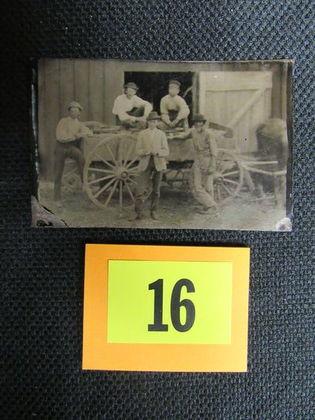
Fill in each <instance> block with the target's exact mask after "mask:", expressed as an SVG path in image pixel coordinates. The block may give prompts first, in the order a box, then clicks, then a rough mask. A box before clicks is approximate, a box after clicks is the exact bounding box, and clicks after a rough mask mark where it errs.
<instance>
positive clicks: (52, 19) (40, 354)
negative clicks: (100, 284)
mask: <svg viewBox="0 0 315 420" xmlns="http://www.w3.org/2000/svg"><path fill="white" fill-rule="evenodd" d="M311 6H312V2H311V1H308V0H301V1H297V0H273V1H271V0H269V1H266V0H252V1H249V0H243V1H236V0H235V1H227V0H226V1H224V0H222V1H202V0H195V1H191V0H182V1H177V0H172V1H169V0H165V1H163V0H161V1H153V0H149V1H148V0H129V1H120V0H116V1H105V0H104V1H96V0H89V1H83V0H76V1H73V0H67V1H63V0H58V1H55V0H50V1H48V0H47V1H46V0H37V1H35V0H34V1H32V0H20V1H16V0H9V1H8V0H2V1H1V5H0V8H1V9H2V10H0V12H1V13H0V16H1V30H2V36H1V40H0V43H1V44H2V45H1V49H0V54H1V80H0V88H1V89H0V95H1V112H0V130H1V137H0V138H1V154H0V156H1V158H0V159H1V165H0V171H1V177H0V178H1V183H0V190H1V198H0V202H1V214H0V216H1V217H0V223H1V227H0V234H1V245H2V252H1V324H2V328H1V340H2V341H1V350H0V351H1V362H2V373H1V376H0V381H1V383H2V384H1V397H0V398H1V409H0V410H1V417H2V418H12V419H17V418H31V417H36V416H37V417H38V418H67V419H70V418H73V419H78V418H101V417H103V418H163V419H167V418H181V419H182V418H193V419H195V418H213V419H252V418H257V419H263V418H264V419H273V418H275V419H279V418H286V419H288V418H290V419H291V418H292V419H296V418H303V419H309V418H313V416H314V413H313V412H312V404H311V391H310V386H311V382H312V370H313V367H312V348H311V344H312V314H311V286H312V278H311V265H310V264H311V242H312V238H311V172H312V165H311V163H312V162H311V153H310V152H311V148H312V131H311V128H312V127H311V125H312V102H311V92H312V82H313V80H314V79H313V74H312V58H313V57H312V55H313V53H312V50H311V46H313V43H312V37H311V36H312V21H313V19H314V13H313V11H312V8H311ZM42 56H45V57H47V56H49V57H98V58H125V59H163V60H171V59H172V60H241V59H242V60H245V59H280V58H294V59H295V60H296V62H295V70H294V125H295V127H294V131H295V135H294V232H293V233H259V232H255V233H253V232H233V231H231V232H223V231H215V232H211V231H177V230H176V231H148V230H133V231H131V230H130V231H126V230H111V229H108V230H106V229H69V230H44V229H37V230H36V229H31V228H30V221H31V213H30V195H31V191H32V186H31V185H32V183H31V175H32V174H31V170H30V151H31V147H30V132H29V130H30V117H29V111H30V80H31V72H30V68H31V66H30V57H35V58H38V57H42ZM86 242H102V243H106V242H114V243H119V242H131V243H154V244H162V243H167V244H200V245H211V244H218V243H224V244H237V243H241V244H246V245H249V246H250V247H251V249H252V260H251V282H250V283H251V289H250V316H249V357H248V370H249V371H248V373H247V374H199V373H198V374H181V373H178V374H170V373H128V372H127V373H125V372H110V373H108V372H82V371H81V345H82V303H83V255H84V244H85V243H86Z"/></svg>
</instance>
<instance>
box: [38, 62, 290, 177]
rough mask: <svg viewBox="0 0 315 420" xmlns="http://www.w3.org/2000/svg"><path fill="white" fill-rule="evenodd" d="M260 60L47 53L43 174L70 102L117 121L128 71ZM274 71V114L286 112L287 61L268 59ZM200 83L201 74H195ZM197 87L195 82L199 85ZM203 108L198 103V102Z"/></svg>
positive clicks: (48, 172)
mask: <svg viewBox="0 0 315 420" xmlns="http://www.w3.org/2000/svg"><path fill="white" fill-rule="evenodd" d="M261 68H262V67H261V64H258V63H242V64H240V63H223V64H222V63H214V64H212V65H211V68H209V65H208V64H202V63H197V64H194V65H192V64H191V63H162V62H161V63H156V62H122V61H119V60H113V61H105V60H95V61H93V60H81V59H60V60H59V59H42V60H40V62H39V67H38V94H39V98H38V127H39V136H38V138H39V145H38V146H39V158H40V162H39V163H40V175H41V176H42V177H43V178H45V179H53V173H54V169H53V168H54V149H55V142H56V140H55V130H56V126H57V124H58V121H59V119H60V118H62V117H63V116H65V115H67V104H68V103H69V102H71V101H72V100H76V101H78V102H80V103H81V104H82V106H83V107H84V110H83V112H82V114H81V120H82V121H87V120H89V121H90V120H95V121H102V122H104V123H105V124H114V117H113V115H112V106H113V103H114V100H115V98H116V96H117V95H119V94H121V92H122V85H123V82H124V72H125V71H129V72H132V71H148V72H152V71H165V72H171V71H174V72H179V71H183V72H185V71H193V72H198V71H205V70H207V71H209V70H210V71H222V70H229V71H233V70H235V71H240V70H241V69H242V70H250V71H255V70H261ZM265 69H266V70H272V72H273V89H272V116H273V117H279V118H286V95H285V92H286V88H287V87H286V71H287V66H286V64H284V63H283V64H279V63H266V64H265ZM194 80H195V83H198V78H195V79H194ZM194 91H195V92H196V91H197V89H196V86H194ZM194 111H195V112H198V103H196V102H195V103H194Z"/></svg>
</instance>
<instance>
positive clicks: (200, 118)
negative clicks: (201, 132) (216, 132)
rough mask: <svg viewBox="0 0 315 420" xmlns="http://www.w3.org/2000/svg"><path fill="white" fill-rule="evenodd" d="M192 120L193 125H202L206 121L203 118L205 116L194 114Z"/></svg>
mask: <svg viewBox="0 0 315 420" xmlns="http://www.w3.org/2000/svg"><path fill="white" fill-rule="evenodd" d="M192 120H193V122H194V123H195V122H203V123H205V122H206V121H207V118H205V116H204V115H202V114H195V115H194V116H193V119H192Z"/></svg>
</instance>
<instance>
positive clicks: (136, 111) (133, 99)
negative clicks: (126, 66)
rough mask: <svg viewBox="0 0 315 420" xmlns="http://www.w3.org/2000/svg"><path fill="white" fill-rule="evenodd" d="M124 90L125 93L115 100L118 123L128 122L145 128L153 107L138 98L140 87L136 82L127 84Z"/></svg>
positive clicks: (114, 110)
mask: <svg viewBox="0 0 315 420" xmlns="http://www.w3.org/2000/svg"><path fill="white" fill-rule="evenodd" d="M124 89H125V93H123V94H122V95H119V96H117V98H116V99H115V102H114V107H113V114H114V115H116V118H117V120H118V123H121V122H122V121H127V122H129V124H131V125H132V126H133V127H137V128H144V127H145V124H146V119H147V117H148V115H149V113H150V112H151V111H152V105H151V104H150V102H148V101H145V100H144V99H141V98H139V96H137V91H138V86H137V85H136V84H135V83H134V82H129V83H126V84H125V86H124Z"/></svg>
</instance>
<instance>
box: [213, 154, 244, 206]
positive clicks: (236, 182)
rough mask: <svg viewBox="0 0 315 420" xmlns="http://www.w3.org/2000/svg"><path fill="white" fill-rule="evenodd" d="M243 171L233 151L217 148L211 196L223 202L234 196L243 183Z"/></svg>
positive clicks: (218, 201) (219, 202)
mask: <svg viewBox="0 0 315 420" xmlns="http://www.w3.org/2000/svg"><path fill="white" fill-rule="evenodd" d="M243 177H244V171H243V168H242V166H241V164H240V162H239V161H238V159H237V157H236V156H235V155H234V153H232V152H229V151H226V150H219V152H218V156H217V167H216V173H215V175H214V179H213V197H214V200H215V202H216V203H218V204H223V203H226V202H228V201H229V200H231V199H232V198H233V197H235V196H236V195H237V194H238V193H239V191H240V189H241V188H242V184H243Z"/></svg>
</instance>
